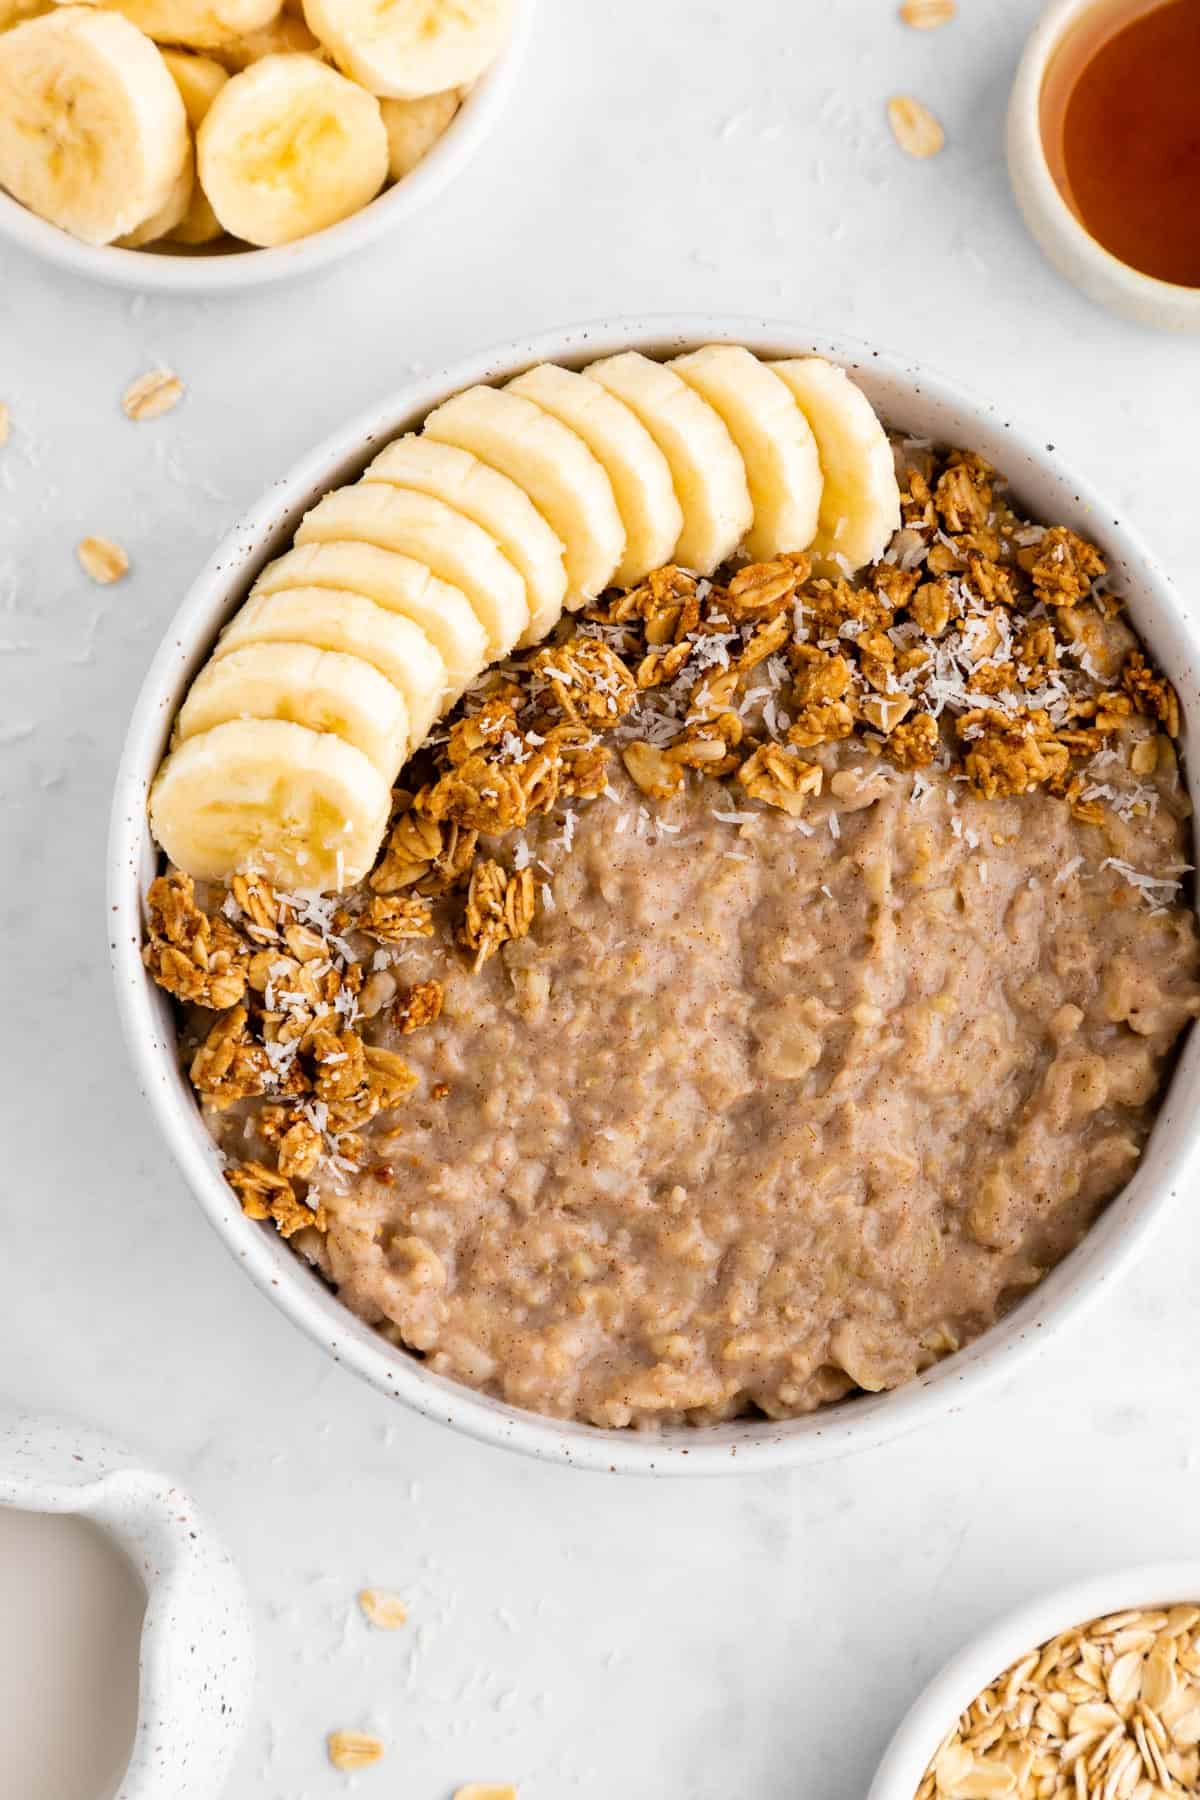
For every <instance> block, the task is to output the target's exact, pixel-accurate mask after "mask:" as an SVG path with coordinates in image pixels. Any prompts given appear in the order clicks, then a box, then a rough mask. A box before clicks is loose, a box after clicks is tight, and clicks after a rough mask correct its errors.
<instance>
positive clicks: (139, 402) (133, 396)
mask: <svg viewBox="0 0 1200 1800" xmlns="http://www.w3.org/2000/svg"><path fill="white" fill-rule="evenodd" d="M182 399H183V383H182V381H180V379H179V377H178V375H175V374H173V373H172V371H171V370H170V369H150V370H148V371H147V373H146V374H145V375H139V376H138V378H137V380H136V381H131V382H130V384H129V386H128V387H127V388H126V389H125V392H124V394H122V396H121V411H122V412H123V413H124V414H125V417H126V418H127V419H132V420H134V421H135V423H138V424H141V423H143V422H144V421H146V420H149V419H161V418H162V416H163V414H164V413H169V412H171V411H172V410H173V409H174V408H175V407H176V406H178V405H179V402H180V401H181V400H182Z"/></svg>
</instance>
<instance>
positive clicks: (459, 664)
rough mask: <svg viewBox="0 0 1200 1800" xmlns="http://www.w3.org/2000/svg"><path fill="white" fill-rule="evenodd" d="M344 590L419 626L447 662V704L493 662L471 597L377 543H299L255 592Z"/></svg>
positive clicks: (269, 570) (259, 582)
mask: <svg viewBox="0 0 1200 1800" xmlns="http://www.w3.org/2000/svg"><path fill="white" fill-rule="evenodd" d="M294 587H322V588H324V587H330V588H345V589H347V590H348V591H349V592H350V593H353V594H365V595H366V597H367V599H368V600H374V601H375V602H376V604H377V605H378V606H383V607H386V608H387V610H388V611H389V612H394V613H400V614H401V615H402V616H403V617H404V618H406V619H411V620H412V622H413V624H414V625H419V626H420V627H421V629H422V631H423V632H424V633H425V635H426V637H427V638H428V639H429V640H430V642H431V643H432V644H433V646H434V648H435V649H436V650H437V652H438V654H439V655H440V657H441V659H442V661H443V662H444V663H445V665H446V677H447V683H448V687H447V704H448V705H450V704H453V702H454V701H455V700H457V699H458V697H459V695H460V694H461V693H462V691H463V689H464V688H466V687H468V686H469V685H470V684H471V682H472V681H474V679H475V677H476V676H477V675H479V674H480V673H481V672H482V671H483V669H484V668H485V667H486V664H487V660H488V640H487V633H486V631H485V630H484V629H483V626H482V625H481V624H480V623H479V620H478V619H477V618H476V616H475V613H474V611H473V609H472V607H471V602H470V601H469V600H468V599H467V596H466V595H465V594H464V593H463V592H462V591H461V589H459V588H456V587H451V586H450V584H449V582H446V581H439V580H438V578H437V576H436V575H431V574H430V572H429V570H428V569H427V568H425V566H424V565H423V564H422V563H419V562H414V561H413V560H412V558H411V557H410V556H399V555H398V554H397V553H396V551H394V550H380V549H378V548H377V547H376V546H375V545H374V544H354V543H349V542H347V543H341V544H339V543H332V544H298V545H297V546H296V547H295V549H293V550H289V551H288V552H287V553H286V554H285V555H284V556H281V557H279V558H278V560H277V561H275V562H273V563H268V564H267V567H266V568H265V569H264V570H263V572H262V574H261V575H260V576H259V578H258V580H257V581H256V582H255V584H254V586H253V588H252V589H251V592H252V593H253V594H277V593H279V592H280V590H281V589H283V588H294Z"/></svg>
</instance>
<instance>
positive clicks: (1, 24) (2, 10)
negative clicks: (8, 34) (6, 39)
mask: <svg viewBox="0 0 1200 1800" xmlns="http://www.w3.org/2000/svg"><path fill="white" fill-rule="evenodd" d="M53 10H54V0H0V31H8V30H9V28H10V27H11V26H13V25H19V24H20V23H21V21H22V20H23V19H36V18H37V16H38V14H39V13H46V12H53Z"/></svg>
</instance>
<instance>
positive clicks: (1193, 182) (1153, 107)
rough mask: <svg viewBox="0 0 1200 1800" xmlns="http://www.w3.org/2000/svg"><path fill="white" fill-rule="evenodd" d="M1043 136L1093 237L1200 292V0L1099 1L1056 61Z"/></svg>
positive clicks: (1062, 185)
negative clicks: (1155, 1)
mask: <svg viewBox="0 0 1200 1800" xmlns="http://www.w3.org/2000/svg"><path fill="white" fill-rule="evenodd" d="M1041 123H1042V137H1043V141H1044V143H1045V146H1046V155H1047V160H1048V162H1049V164H1050V168H1051V172H1052V173H1053V175H1054V179H1055V181H1056V182H1057V184H1058V187H1059V190H1060V192H1061V193H1062V195H1063V197H1064V198H1065V199H1066V201H1067V203H1068V205H1069V206H1070V207H1071V210H1072V211H1073V212H1074V214H1075V216H1076V218H1077V219H1078V220H1079V221H1080V223H1081V224H1082V225H1083V227H1084V229H1085V230H1086V231H1087V232H1088V233H1089V234H1090V235H1091V236H1092V237H1093V238H1095V239H1096V241H1097V242H1098V243H1100V244H1102V245H1103V246H1104V248H1105V249H1106V250H1108V251H1110V252H1111V253H1112V255H1114V256H1116V257H1119V258H1120V260H1121V261H1122V262H1123V263H1127V264H1128V265H1129V266H1130V267H1131V268H1134V269H1140V270H1141V271H1142V273H1143V274H1145V275H1153V276H1156V277H1157V278H1158V279H1159V280H1160V281H1170V282H1175V283H1176V284H1178V285H1180V286H1183V287H1197V288H1200V0H1157V3H1154V0H1149V3H1147V0H1142V3H1141V4H1138V3H1137V0H1099V3H1098V4H1097V5H1096V6H1095V7H1094V8H1093V9H1092V10H1091V11H1089V12H1087V13H1085V14H1084V16H1083V18H1082V19H1081V20H1079V21H1078V22H1077V24H1076V25H1075V27H1074V28H1073V30H1072V31H1071V32H1070V33H1069V34H1068V36H1067V38H1066V39H1065V40H1064V42H1063V43H1062V44H1061V45H1060V46H1059V48H1058V50H1057V51H1056V52H1055V55H1054V59H1053V61H1052V62H1051V65H1050V67H1049V69H1048V71H1047V75H1046V80H1045V84H1044V86H1043V89H1042V99H1041Z"/></svg>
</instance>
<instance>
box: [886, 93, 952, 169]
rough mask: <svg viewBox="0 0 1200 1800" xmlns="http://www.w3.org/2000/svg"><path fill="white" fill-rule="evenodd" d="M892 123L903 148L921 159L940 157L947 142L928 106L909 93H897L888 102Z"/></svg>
mask: <svg viewBox="0 0 1200 1800" xmlns="http://www.w3.org/2000/svg"><path fill="white" fill-rule="evenodd" d="M887 114H888V124H889V125H890V126H891V128H892V136H893V137H894V138H895V140H896V142H897V143H898V144H899V146H900V148H901V149H902V150H903V151H904V152H905V153H906V154H907V155H908V156H915V157H916V158H917V159H918V160H919V161H923V160H924V159H925V158H926V157H929V156H936V155H937V153H938V151H939V150H940V149H941V148H942V146H943V145H944V143H945V142H946V133H945V132H944V131H943V129H942V126H941V123H940V122H939V120H938V119H937V118H935V116H934V115H933V113H931V112H930V110H929V108H928V107H927V106H923V105H922V103H921V102H920V101H919V100H914V99H912V98H911V96H910V95H907V94H896V95H894V96H893V98H892V99H891V100H889V101H888V104H887Z"/></svg>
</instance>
